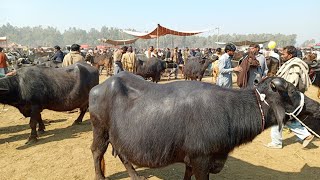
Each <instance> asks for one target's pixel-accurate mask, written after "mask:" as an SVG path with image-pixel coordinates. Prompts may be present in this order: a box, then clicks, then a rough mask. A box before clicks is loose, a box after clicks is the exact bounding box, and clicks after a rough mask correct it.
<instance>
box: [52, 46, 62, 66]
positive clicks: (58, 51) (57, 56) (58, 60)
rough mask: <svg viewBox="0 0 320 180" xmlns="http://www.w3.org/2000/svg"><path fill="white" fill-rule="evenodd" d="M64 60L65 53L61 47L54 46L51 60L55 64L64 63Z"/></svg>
mask: <svg viewBox="0 0 320 180" xmlns="http://www.w3.org/2000/svg"><path fill="white" fill-rule="evenodd" d="M63 58H64V55H63V52H62V51H61V48H60V47H59V46H54V55H53V57H52V58H51V59H52V60H53V62H55V63H62V61H63Z"/></svg>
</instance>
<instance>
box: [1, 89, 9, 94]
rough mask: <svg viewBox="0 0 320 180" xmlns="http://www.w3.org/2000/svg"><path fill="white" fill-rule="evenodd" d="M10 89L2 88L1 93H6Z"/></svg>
mask: <svg viewBox="0 0 320 180" xmlns="http://www.w3.org/2000/svg"><path fill="white" fill-rule="evenodd" d="M8 91H9V89H5V88H0V94H4V93H6V92H8Z"/></svg>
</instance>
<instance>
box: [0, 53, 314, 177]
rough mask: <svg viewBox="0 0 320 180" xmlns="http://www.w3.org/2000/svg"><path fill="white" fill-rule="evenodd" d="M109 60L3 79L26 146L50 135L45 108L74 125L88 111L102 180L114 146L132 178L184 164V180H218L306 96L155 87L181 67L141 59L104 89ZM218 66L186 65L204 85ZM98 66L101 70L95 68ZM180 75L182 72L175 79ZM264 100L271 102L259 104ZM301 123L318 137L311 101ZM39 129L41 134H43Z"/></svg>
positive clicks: (271, 84)
mask: <svg viewBox="0 0 320 180" xmlns="http://www.w3.org/2000/svg"><path fill="white" fill-rule="evenodd" d="M107 58H109V57H108V55H106V56H105V57H100V59H95V60H93V61H92V64H93V66H91V65H89V64H88V63H85V62H80V63H76V64H73V65H71V66H68V67H62V68H52V67H47V66H42V65H37V66H31V67H24V68H20V69H17V70H16V74H15V75H13V76H7V77H4V78H0V103H2V104H8V105H11V106H14V107H16V108H17V109H18V110H19V111H20V112H21V113H22V114H23V115H24V116H25V117H30V128H31V134H30V136H29V138H28V141H27V143H34V142H35V141H37V137H38V133H44V131H45V126H44V123H43V121H42V118H41V112H42V110H43V109H49V110H53V111H71V110H73V109H76V108H79V109H80V115H79V117H78V118H77V119H76V120H75V121H74V124H78V123H81V122H82V118H83V116H84V114H85V113H86V112H87V110H89V112H90V119H91V123H92V130H93V142H92V146H91V150H92V155H93V159H94V168H95V175H96V177H95V178H96V179H105V176H104V167H103V165H101V164H103V163H101V162H104V159H103V156H104V153H105V152H106V150H107V148H108V145H109V144H111V145H112V148H113V154H114V155H116V156H118V157H119V158H120V160H121V161H122V163H123V165H124V166H125V168H126V169H127V171H128V173H129V175H130V177H131V178H132V179H145V177H142V176H139V175H138V174H137V172H136V171H135V169H134V167H133V165H132V164H135V165H138V166H140V167H150V168H157V167H164V166H167V165H169V164H173V163H177V162H178V163H184V164H185V175H184V179H185V180H191V177H192V176H195V178H196V179H197V180H208V179H209V174H210V173H219V172H220V171H221V170H222V168H223V166H224V164H225V162H226V160H227V157H228V154H229V152H231V151H232V150H233V149H234V148H235V147H238V146H240V145H241V144H244V143H247V142H250V141H252V140H253V139H254V138H255V137H256V136H257V135H259V134H260V133H261V132H262V131H263V130H264V129H266V128H268V127H270V126H273V125H279V126H280V125H282V124H284V123H286V122H287V121H289V120H290V118H289V117H288V116H287V115H286V113H290V112H293V111H294V110H295V109H296V108H297V107H298V106H299V104H300V101H301V99H302V97H301V96H302V94H301V93H300V92H299V91H298V90H297V89H296V88H295V87H294V86H293V85H292V84H291V83H289V82H287V81H285V80H284V79H282V78H278V77H269V78H266V79H264V80H262V81H261V82H259V83H257V84H256V87H255V88H254V89H225V88H221V87H219V86H216V85H213V84H210V83H204V82H199V81H176V82H171V83H166V84H157V83H152V82H150V81H146V80H145V79H148V78H151V79H152V81H153V82H159V81H160V79H161V74H162V73H163V72H164V71H165V69H166V68H171V69H174V70H176V71H177V70H178V67H177V66H174V65H172V64H171V65H170V64H168V63H167V62H166V61H162V60H159V59H157V58H151V59H148V60H145V59H139V60H138V61H137V63H136V69H135V74H133V73H129V72H126V71H124V72H120V73H119V74H117V75H113V76H111V77H109V78H108V79H107V80H106V81H104V82H103V83H101V84H99V67H100V66H103V67H105V68H106V69H107V72H109V69H108V68H110V65H112V63H111V59H110V61H107V60H106V59H107ZM215 60H217V57H215V56H213V57H212V58H209V59H203V58H200V57H195V58H193V59H190V60H189V61H188V63H187V64H186V65H185V66H184V69H183V72H184V78H185V79H186V80H200V81H201V79H202V78H203V76H204V73H205V70H206V69H207V68H208V66H209V64H210V63H212V62H213V61H215ZM97 67H98V68H97ZM172 73H176V72H172ZM259 94H264V95H265V97H266V98H265V100H263V101H262V100H261V99H260V96H259ZM304 99H305V103H304V108H303V110H302V112H301V113H300V114H299V117H300V118H303V117H306V116H308V117H309V118H307V119H306V123H307V124H308V125H309V126H310V127H311V128H312V129H313V130H314V131H316V132H320V126H319V125H318V124H319V123H318V122H319V121H320V111H319V110H320V109H319V108H320V105H319V103H318V102H316V101H314V100H312V99H310V98H308V97H305V98H304ZM37 126H38V131H37V129H36V128H37Z"/></svg>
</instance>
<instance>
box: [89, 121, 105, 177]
mask: <svg viewBox="0 0 320 180" xmlns="http://www.w3.org/2000/svg"><path fill="white" fill-rule="evenodd" d="M92 131H93V141H92V145H91V152H92V156H93V162H94V168H95V174H96V180H100V179H105V176H104V168H102V165H101V162H102V161H103V155H104V153H105V152H106V150H107V148H108V145H109V135H108V132H106V131H102V130H101V128H99V127H98V128H96V127H94V125H93V128H92Z"/></svg>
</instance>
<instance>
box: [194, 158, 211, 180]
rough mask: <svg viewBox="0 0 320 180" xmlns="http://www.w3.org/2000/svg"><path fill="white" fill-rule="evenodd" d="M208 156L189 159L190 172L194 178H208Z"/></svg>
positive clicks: (203, 179)
mask: <svg viewBox="0 0 320 180" xmlns="http://www.w3.org/2000/svg"><path fill="white" fill-rule="evenodd" d="M209 164H210V158H209V157H197V158H194V159H191V166H192V170H193V171H192V172H193V174H194V176H195V178H196V180H209Z"/></svg>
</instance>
